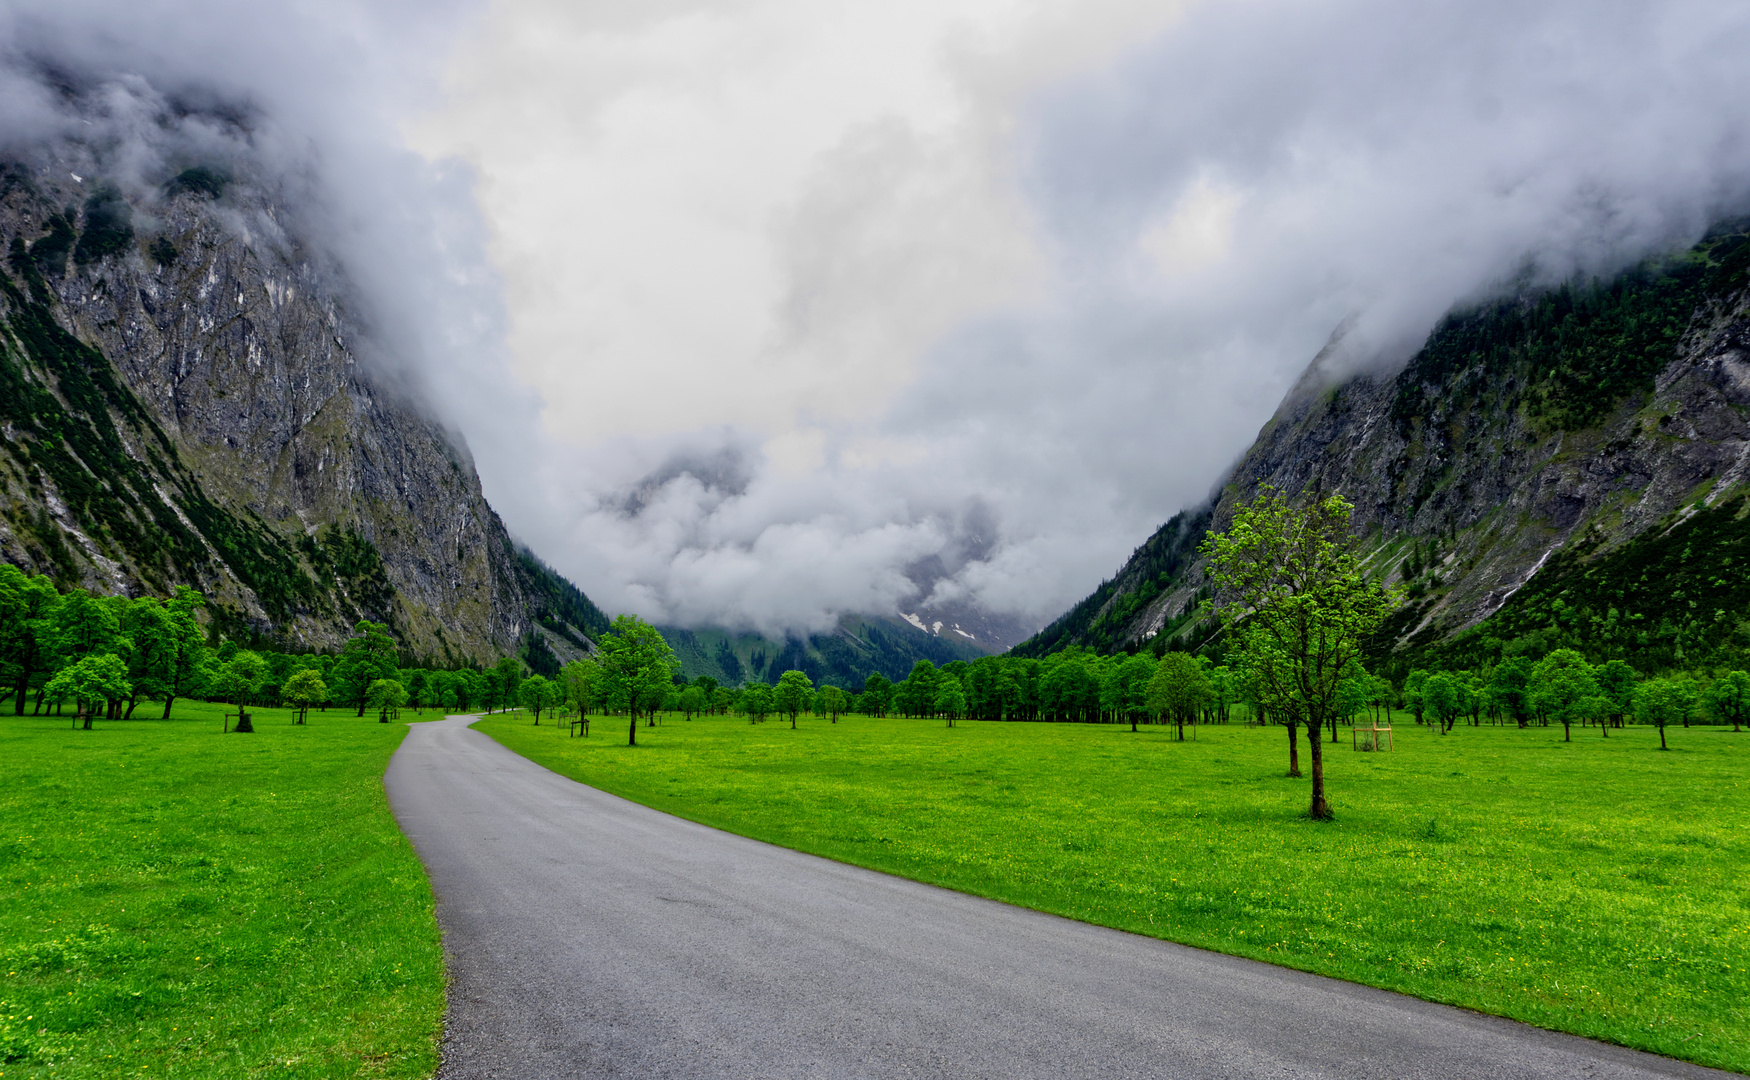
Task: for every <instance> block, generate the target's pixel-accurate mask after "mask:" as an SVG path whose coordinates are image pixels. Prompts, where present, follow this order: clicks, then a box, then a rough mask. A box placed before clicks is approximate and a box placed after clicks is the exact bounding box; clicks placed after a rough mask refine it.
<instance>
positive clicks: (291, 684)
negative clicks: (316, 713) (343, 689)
mask: <svg viewBox="0 0 1750 1080" xmlns="http://www.w3.org/2000/svg"><path fill="white" fill-rule="evenodd" d="M280 696H281V697H283V698H285V699H286V700H287V701H289V702H291V703H292V704H293V705H296V706H297V707H298V723H300V724H302V723H303V722H304V717H306V716H307V715H309V712H310V706H311V705H314V704H315V703H316V702H318V701H326V700H328V684H327V683H325V682H323V681H322V673H321V672H320V671H317V670H316V669H315V668H304V669H302V670H301V671H295V672H293V673H292V677H291V678H289V679H287V680H286V685H285V686H283V687H281V688H280Z"/></svg>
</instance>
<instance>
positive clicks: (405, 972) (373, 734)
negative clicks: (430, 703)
mask: <svg viewBox="0 0 1750 1080" xmlns="http://www.w3.org/2000/svg"><path fill="white" fill-rule="evenodd" d="M222 711H223V706H216V705H214V706H209V705H204V704H201V703H193V702H191V703H180V702H179V703H178V704H177V707H176V714H177V717H178V719H175V720H171V721H157V720H134V721H130V722H125V723H106V722H104V721H101V720H100V721H98V722H97V724H96V730H94V731H70V730H68V721H66V720H63V719H49V718H44V719H33V718H31V717H12V716H0V755H3V756H0V760H3V761H4V762H5V765H4V777H5V783H4V785H3V786H0V882H4V885H3V886H0V887H3V888H4V891H5V893H6V894H7V897H8V898H7V900H6V902H5V904H3V905H0V977H3V979H0V1076H4V1077H7V1078H11V1077H26V1076H55V1077H63V1078H64V1077H112V1076H113V1077H119V1076H129V1077H132V1076H176V1077H227V1078H236V1077H254V1076H274V1077H354V1076H361V1077H364V1076H368V1077H425V1076H429V1075H430V1074H431V1072H432V1070H433V1069H434V1068H435V1067H436V1064H437V1053H436V1039H437V1034H438V1032H439V1027H440V1024H441V1022H442V1016H443V1007H444V976H443V955H442V950H441V947H440V944H439V938H438V930H437V924H436V920H435V918H434V917H433V912H432V896H431V889H430V886H429V885H428V884H427V882H426V878H425V874H424V871H423V869H422V868H421V867H420V865H419V862H418V860H417V859H416V858H415V857H414V854H413V851H412V848H411V846H410V845H409V844H408V843H407V841H406V840H405V839H404V838H403V837H402V836H401V834H400V831H399V830H398V829H397V828H396V827H395V822H394V819H393V818H392V817H391V816H390V813H389V807H388V804H387V801H386V800H385V799H384V796H383V784H382V778H383V770H384V768H385V766H386V765H387V763H388V760H389V755H390V754H391V753H392V752H393V751H394V749H395V747H396V746H397V745H399V744H400V742H401V739H402V737H403V736H404V735H405V733H406V729H405V728H404V727H403V726H401V725H399V724H393V725H382V724H377V723H374V722H372V721H371V720H370V719H368V718H367V719H363V720H360V719H357V718H355V717H352V716H350V715H348V714H346V713H344V712H338V713H337V712H332V711H331V712H327V713H314V714H312V716H311V720H310V723H309V724H308V725H306V726H304V727H295V726H293V725H292V723H291V721H292V719H293V718H294V714H293V713H292V712H291V711H289V710H287V711H282V710H277V709H260V710H256V711H255V713H254V714H253V715H254V720H255V727H256V733H255V734H253V735H235V734H232V735H221V734H220V733H219V729H220V724H221V720H220V713H221V712H222Z"/></svg>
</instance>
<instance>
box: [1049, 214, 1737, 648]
mask: <svg viewBox="0 0 1750 1080" xmlns="http://www.w3.org/2000/svg"><path fill="white" fill-rule="evenodd" d="M1747 286H1750V232H1747V231H1746V229H1745V226H1744V223H1743V222H1731V223H1728V224H1726V225H1723V226H1721V227H1718V228H1716V229H1715V230H1713V231H1712V232H1710V234H1709V235H1708V236H1707V237H1706V238H1704V239H1703V241H1701V242H1700V243H1698V244H1697V245H1695V246H1694V247H1692V248H1690V249H1689V250H1687V251H1684V252H1681V253H1677V254H1675V255H1673V256H1671V257H1669V258H1665V259H1659V260H1652V261H1649V262H1648V263H1647V264H1644V265H1643V266H1640V267H1636V268H1633V269H1631V270H1629V271H1627V272H1625V273H1624V274H1621V275H1618V276H1616V277H1614V278H1612V279H1610V280H1608V281H1594V282H1586V283H1576V284H1570V285H1567V286H1562V287H1560V288H1557V289H1549V290H1540V291H1536V292H1528V293H1521V294H1519V295H1516V296H1512V297H1508V298H1506V299H1503V300H1499V301H1494V302H1491V303H1489V304H1484V305H1480V306H1478V307H1475V308H1471V309H1468V310H1461V311H1455V312H1454V313H1453V314H1451V315H1449V316H1448V317H1447V319H1445V320H1444V321H1443V322H1442V323H1441V325H1440V326H1439V327H1437V328H1436V329H1435V330H1434V331H1433V333H1431V334H1430V336H1429V338H1428V340H1427V342H1425V343H1424V345H1423V347H1422V348H1421V349H1420V350H1419V351H1418V352H1417V353H1416V354H1415V355H1414V356H1413V357H1412V358H1411V359H1410V360H1409V362H1408V363H1407V364H1406V365H1404V366H1403V368H1402V369H1401V370H1399V371H1397V372H1396V373H1393V374H1374V373H1363V374H1360V375H1355V376H1353V377H1350V378H1347V379H1341V380H1334V379H1332V378H1331V377H1330V376H1329V375H1328V374H1327V372H1326V370H1325V368H1324V366H1323V359H1324V358H1323V357H1322V356H1321V357H1320V358H1315V360H1314V361H1313V363H1312V364H1310V365H1309V367H1308V369H1307V371H1306V372H1305V373H1304V374H1303V376H1302V377H1301V379H1300V380H1299V381H1298V382H1297V384H1296V386H1295V387H1294V388H1293V389H1292V390H1291V391H1290V392H1289V393H1288V395H1286V397H1285V398H1284V400H1283V402H1282V404H1281V405H1280V406H1279V407H1278V408H1277V410H1276V411H1275V413H1274V415H1273V416H1272V417H1271V419H1270V420H1269V421H1268V422H1267V423H1266V424H1265V425H1264V426H1263V428H1262V429H1261V430H1260V432H1259V435H1258V437H1257V439H1256V441H1255V442H1254V443H1253V444H1252V446H1251V448H1250V449H1248V450H1247V452H1246V453H1245V454H1244V455H1243V456H1242V457H1241V459H1240V460H1239V462H1238V463H1237V464H1236V465H1235V466H1234V467H1233V469H1232V470H1231V471H1230V472H1229V473H1228V475H1227V476H1226V478H1225V480H1224V481H1223V483H1222V484H1221V485H1220V487H1219V488H1218V489H1217V490H1216V492H1215V494H1214V495H1213V496H1212V497H1211V499H1210V500H1209V501H1208V502H1206V503H1204V504H1202V505H1200V506H1195V507H1191V508H1188V509H1187V510H1185V511H1182V512H1181V513H1180V514H1178V515H1176V516H1175V517H1174V518H1173V519H1172V520H1171V521H1169V522H1168V523H1167V524H1166V525H1164V526H1162V528H1161V529H1160V530H1157V532H1156V533H1155V534H1154V535H1153V536H1151V537H1150V538H1149V540H1148V541H1145V543H1144V544H1143V545H1141V546H1139V547H1138V548H1137V550H1136V552H1135V553H1133V555H1132V556H1131V558H1130V559H1129V560H1128V561H1127V562H1126V563H1125V564H1124V566H1123V567H1121V568H1120V570H1119V572H1118V573H1117V574H1116V575H1115V576H1114V577H1113V578H1112V579H1110V580H1109V581H1107V582H1104V583H1102V585H1101V586H1100V587H1099V588H1098V589H1096V590H1095V592H1094V593H1093V594H1092V595H1090V596H1089V597H1087V598H1086V599H1084V600H1083V601H1082V602H1081V603H1079V604H1078V605H1076V606H1075V607H1074V608H1072V609H1071V610H1070V611H1069V612H1067V613H1065V614H1064V615H1063V616H1061V617H1060V618H1059V619H1058V620H1056V621H1054V622H1053V623H1052V624H1051V625H1050V626H1048V627H1047V628H1046V630H1045V631H1043V632H1042V633H1041V634H1040V635H1038V636H1036V637H1035V638H1033V639H1030V640H1029V641H1028V642H1025V643H1023V644H1022V645H1020V646H1017V648H1016V652H1017V653H1020V654H1022V655H1037V654H1040V653H1042V652H1049V651H1053V650H1055V649H1057V648H1062V647H1064V646H1066V645H1084V646H1089V647H1093V648H1097V649H1100V650H1102V651H1115V650H1119V649H1131V650H1134V649H1137V648H1141V647H1145V646H1147V647H1150V648H1156V649H1164V648H1195V647H1198V646H1200V645H1201V644H1203V643H1204V642H1206V641H1207V640H1208V635H1209V633H1210V631H1211V629H1212V628H1211V627H1208V626H1204V625H1201V624H1200V623H1199V621H1198V620H1197V618H1196V614H1195V612H1196V607H1197V604H1198V603H1199V602H1200V601H1201V600H1203V599H1205V598H1207V596H1208V589H1207V581H1206V580H1205V578H1204V576H1203V572H1202V561H1201V559H1200V558H1199V557H1198V556H1197V553H1196V547H1197V544H1198V543H1199V542H1200V540H1201V538H1202V536H1203V535H1204V534H1205V533H1207V532H1208V531H1210V530H1212V529H1213V530H1220V529H1222V528H1225V527H1226V525H1227V523H1228V522H1229V521H1230V520H1231V518H1232V514H1233V510H1234V508H1235V507H1237V506H1238V505H1241V504H1242V503H1244V502H1245V501H1247V500H1249V499H1250V498H1251V497H1252V495H1253V494H1254V493H1255V492H1256V490H1257V488H1258V486H1259V485H1260V484H1265V483H1268V484H1271V485H1273V486H1275V487H1277V488H1280V489H1282V490H1283V491H1285V492H1287V493H1289V494H1290V495H1291V496H1293V497H1297V498H1298V497H1304V496H1306V495H1308V494H1310V493H1312V492H1315V491H1323V492H1336V493H1340V494H1342V495H1344V496H1345V497H1346V498H1347V499H1349V501H1350V502H1352V503H1353V504H1354V505H1355V514H1354V523H1355V526H1356V532H1357V535H1358V537H1359V545H1360V549H1361V553H1362V555H1363V558H1364V560H1365V566H1366V568H1367V570H1368V572H1369V573H1370V574H1372V575H1373V576H1375V577H1376V578H1378V579H1380V580H1382V581H1385V582H1388V583H1397V584H1402V585H1404V586H1405V589H1406V600H1407V602H1406V604H1405V605H1404V606H1403V607H1402V608H1401V609H1400V611H1399V613H1398V615H1397V616H1396V617H1394V619H1393V620H1392V622H1391V623H1390V624H1389V625H1388V627H1387V628H1386V631H1385V633H1384V636H1383V637H1382V639H1381V641H1380V643H1379V649H1378V653H1379V655H1381V656H1384V655H1385V654H1387V653H1390V652H1392V651H1394V650H1410V651H1414V650H1417V649H1428V648H1433V647H1436V646H1438V645H1440V644H1441V643H1443V642H1449V641H1451V640H1453V639H1455V638H1458V637H1459V636H1461V635H1464V634H1466V633H1471V634H1472V636H1473V637H1474V636H1477V635H1476V633H1475V631H1476V628H1477V627H1478V626H1479V625H1482V624H1485V623H1487V621H1488V620H1490V619H1492V618H1493V617H1494V616H1495V615H1496V614H1497V613H1499V612H1501V611H1503V610H1504V609H1507V608H1509V607H1510V606H1512V605H1514V604H1516V603H1518V604H1521V605H1522V604H1524V603H1526V602H1528V600H1527V598H1526V597H1523V596H1520V591H1521V590H1522V589H1523V588H1524V587H1525V586H1526V584H1527V583H1528V582H1529V581H1531V580H1532V579H1533V578H1534V577H1536V576H1537V575H1538V574H1540V573H1542V572H1544V571H1546V570H1549V569H1552V568H1555V567H1557V566H1566V565H1567V563H1568V562H1569V561H1571V559H1568V560H1565V559H1562V558H1560V556H1561V553H1562V552H1563V551H1567V552H1568V553H1569V555H1570V557H1571V558H1579V559H1580V561H1581V562H1587V561H1590V560H1596V559H1598V558H1601V557H1606V556H1608V555H1609V554H1610V553H1611V552H1614V551H1617V550H1618V549H1620V548H1623V547H1624V546H1626V545H1629V544H1631V543H1633V542H1634V541H1635V540H1636V538H1637V537H1640V536H1642V535H1643V534H1646V533H1648V532H1649V531H1650V530H1658V529H1662V528H1669V527H1671V526H1672V524H1673V523H1674V522H1675V520H1676V518H1677V517H1679V516H1681V511H1682V510H1683V508H1684V507H1693V506H1694V504H1695V503H1696V502H1697V501H1700V502H1702V503H1703V504H1704V505H1706V506H1716V505H1722V504H1724V503H1726V502H1728V501H1730V500H1732V499H1734V498H1735V497H1736V494H1737V493H1738V492H1739V491H1741V490H1742V489H1743V487H1744V484H1745V482H1746V480H1750V421H1747V420H1746V417H1750V289H1747ZM1582 542H1584V544H1585V545H1586V546H1585V548H1584V553H1583V554H1582V553H1581V551H1580V548H1579V546H1578V545H1579V544H1581V543H1582ZM1734 588H1735V586H1734ZM1533 591H1534V592H1537V591H1538V590H1533ZM1516 596H1518V597H1519V599H1518V600H1517V601H1516V600H1515V597H1516ZM1745 599H1750V596H1747V597H1745ZM1601 617H1602V616H1601ZM1530 632H1531V631H1530V630H1528V629H1526V628H1524V627H1521V628H1520V629H1519V630H1518V631H1517V632H1516V635H1517V636H1524V635H1525V634H1527V633H1530ZM1484 636H1486V635H1484ZM1509 647H1511V640H1509V641H1499V640H1497V643H1496V646H1495V648H1496V652H1497V653H1498V652H1499V651H1500V650H1501V649H1505V648H1509Z"/></svg>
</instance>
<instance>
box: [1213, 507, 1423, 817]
mask: <svg viewBox="0 0 1750 1080" xmlns="http://www.w3.org/2000/svg"><path fill="white" fill-rule="evenodd" d="M1352 509H1353V508H1352V507H1351V506H1350V505H1349V504H1348V503H1347V502H1344V501H1343V499H1342V497H1341V496H1338V495H1332V496H1329V497H1327V498H1324V499H1321V500H1319V501H1317V502H1315V503H1314V504H1312V505H1311V506H1308V507H1306V508H1305V509H1297V508H1295V507H1293V506H1291V505H1289V503H1288V500H1287V499H1286V497H1285V496H1284V495H1283V494H1282V493H1281V492H1280V491H1278V490H1276V489H1275V488H1273V487H1270V486H1269V485H1267V484H1266V485H1262V486H1260V488H1259V491H1258V496H1257V498H1256V499H1254V500H1253V501H1252V503H1251V504H1250V505H1249V506H1243V507H1241V508H1239V509H1238V510H1237V511H1235V513H1234V518H1233V523H1232V525H1230V526H1229V528H1228V531H1227V532H1225V533H1211V534H1210V535H1209V536H1208V537H1207V538H1206V539H1205V540H1204V542H1203V544H1202V546H1201V548H1200V549H1199V550H1200V551H1202V552H1203V554H1205V555H1206V556H1207V557H1208V559H1209V575H1210V578H1211V579H1212V580H1213V581H1214V583H1215V585H1216V587H1217V589H1218V590H1219V591H1220V593H1221V596H1222V599H1223V600H1224V601H1225V603H1224V604H1223V606H1222V607H1221V609H1220V615H1221V620H1222V624H1223V626H1224V627H1225V628H1226V629H1227V630H1228V632H1229V633H1230V634H1231V635H1232V637H1233V639H1234V647H1235V651H1236V652H1237V653H1238V654H1239V655H1241V656H1243V657H1245V659H1246V661H1247V666H1248V667H1250V668H1251V669H1252V672H1253V675H1254V677H1255V678H1256V679H1257V680H1258V687H1259V689H1258V693H1259V696H1260V698H1261V699H1262V700H1263V701H1264V703H1265V704H1266V705H1267V706H1268V707H1269V708H1271V709H1272V710H1274V711H1280V712H1281V713H1282V714H1283V715H1284V716H1285V717H1287V718H1288V719H1289V722H1290V724H1291V725H1292V724H1293V723H1295V722H1300V723H1305V724H1306V725H1307V731H1308V732H1309V733H1313V732H1318V731H1320V730H1321V729H1322V728H1323V726H1324V722H1325V719H1326V717H1328V716H1330V715H1331V714H1332V712H1333V711H1334V710H1336V708H1337V707H1338V693H1339V690H1340V688H1341V685H1342V681H1343V678H1344V676H1345V674H1346V673H1347V672H1348V671H1349V668H1350V665H1351V664H1354V663H1357V662H1359V660H1360V658H1361V651H1362V647H1363V643H1364V642H1365V641H1366V640H1367V638H1368V636H1369V635H1370V634H1372V633H1373V631H1374V630H1375V629H1377V628H1378V627H1379V624H1380V623H1381V622H1382V621H1384V619H1385V617H1386V615H1387V614H1388V613H1389V612H1390V610H1391V608H1392V605H1393V603H1394V596H1393V594H1388V593H1386V592H1385V591H1384V590H1382V589H1381V588H1380V587H1379V585H1378V584H1376V583H1373V582H1369V581H1367V580H1366V579H1365V578H1364V577H1362V575H1361V569H1360V565H1359V563H1358V562H1357V560H1356V558H1355V555H1354V553H1353V547H1354V541H1353V538H1352V537H1351V535H1350V532H1349V515H1350V513H1351V511H1352ZM1293 738H1294V729H1293V727H1292V726H1290V728H1289V739H1290V742H1291V743H1292V741H1293ZM1308 749H1309V750H1310V751H1311V757H1312V798H1311V803H1310V805H1309V807H1308V809H1307V816H1308V817H1311V818H1313V819H1314V820H1327V819H1329V818H1330V817H1331V816H1332V815H1331V807H1330V804H1329V802H1328V801H1327V800H1326V798H1325V769H1324V755H1323V750H1322V749H1321V745H1320V740H1319V739H1318V738H1317V737H1316V736H1315V737H1314V738H1312V739H1311V740H1310V741H1309V744H1308Z"/></svg>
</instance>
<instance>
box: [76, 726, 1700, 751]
mask: <svg viewBox="0 0 1750 1080" xmlns="http://www.w3.org/2000/svg"><path fill="white" fill-rule="evenodd" d="M85 726H86V727H90V726H91V723H90V722H89V721H87V722H86V724H85ZM1659 749H1661V750H1669V749H1671V748H1670V747H1669V746H1666V745H1665V725H1664V723H1663V722H1660V724H1659Z"/></svg>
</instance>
